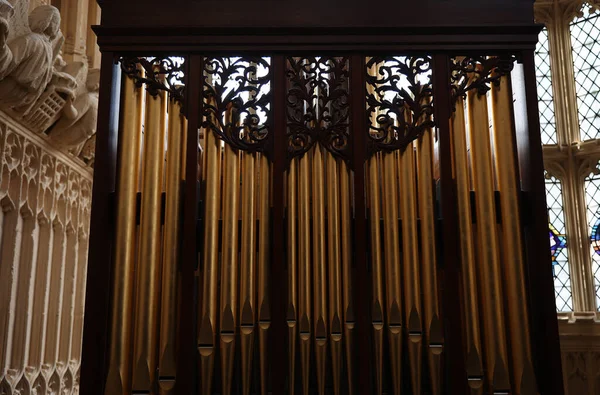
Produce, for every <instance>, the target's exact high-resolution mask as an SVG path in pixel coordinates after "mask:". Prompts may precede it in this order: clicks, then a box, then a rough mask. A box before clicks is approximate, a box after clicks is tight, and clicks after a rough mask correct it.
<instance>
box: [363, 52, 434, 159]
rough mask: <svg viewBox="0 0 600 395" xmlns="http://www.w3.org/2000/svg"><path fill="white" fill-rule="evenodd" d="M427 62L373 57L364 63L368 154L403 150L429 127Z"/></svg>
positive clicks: (430, 110)
mask: <svg viewBox="0 0 600 395" xmlns="http://www.w3.org/2000/svg"><path fill="white" fill-rule="evenodd" d="M431 64H432V61H431V58H430V57H429V56H422V57H421V56H418V57H373V58H370V59H369V60H368V61H367V65H366V67H367V79H366V80H367V91H368V93H367V117H368V121H367V122H368V128H369V140H368V144H369V146H368V150H369V153H370V154H373V153H375V152H377V151H384V152H391V151H394V150H398V149H399V150H402V151H404V149H405V148H406V147H407V146H408V145H409V144H410V143H411V142H412V141H414V140H416V139H417V138H419V137H420V136H421V135H422V134H423V133H424V132H425V130H427V129H429V128H431V127H433V126H434V125H435V123H434V122H433V119H432V116H433V104H432V100H431V99H432V96H433V88H432V83H431Z"/></svg>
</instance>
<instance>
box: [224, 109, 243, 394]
mask: <svg viewBox="0 0 600 395" xmlns="http://www.w3.org/2000/svg"><path fill="white" fill-rule="evenodd" d="M230 111H231V110H230V109H228V110H227V113H226V117H230V116H231V112H230ZM226 122H230V121H229V120H227V121H226ZM223 156H224V159H223V161H224V165H223V172H224V174H223V237H222V247H221V251H222V260H221V320H220V324H221V328H220V329H221V379H222V387H221V388H222V390H221V391H222V393H223V394H224V395H228V394H231V384H232V382H233V363H234V359H235V331H236V328H237V301H238V266H239V265H238V236H239V235H238V219H239V214H240V207H239V199H240V191H239V188H240V169H239V155H238V152H236V151H235V150H234V149H233V148H232V147H231V146H229V144H225V147H224V155H223Z"/></svg>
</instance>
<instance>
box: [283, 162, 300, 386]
mask: <svg viewBox="0 0 600 395" xmlns="http://www.w3.org/2000/svg"><path fill="white" fill-rule="evenodd" d="M297 165H298V159H297V158H293V159H292V160H291V162H290V168H289V170H288V178H287V182H288V184H287V198H288V201H287V212H288V254H287V256H288V270H289V273H288V308H287V324H288V334H289V337H288V364H289V373H288V374H289V384H290V390H289V392H290V395H293V394H294V383H295V380H294V379H295V372H296V336H297V333H298V325H297V319H298V318H297V311H298V289H297V280H298V279H297V273H298V260H297V258H298V251H297V249H296V241H297V240H298V234H297V232H296V223H297V210H298V206H297V201H298V185H297V183H298V174H297V173H298V169H297V167H298V166H297ZM302 198H303V196H302V197H301V199H302ZM301 202H302V203H304V201H303V200H302V201H301Z"/></svg>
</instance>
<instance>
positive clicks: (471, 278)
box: [452, 98, 483, 395]
mask: <svg viewBox="0 0 600 395" xmlns="http://www.w3.org/2000/svg"><path fill="white" fill-rule="evenodd" d="M452 136H453V139H454V141H453V143H454V163H455V168H456V195H457V199H458V222H459V232H460V237H459V240H460V252H461V261H462V262H463V292H464V299H465V317H464V327H465V333H466V344H467V375H468V378H469V388H470V390H471V395H481V394H483V366H482V363H483V361H482V357H483V354H482V352H481V351H482V350H481V336H480V326H479V303H478V300H479V299H478V297H477V295H478V290H477V268H476V265H475V247H474V245H473V242H474V241H473V237H474V233H473V225H472V218H471V196H470V191H471V187H470V183H469V161H468V157H467V136H466V130H465V110H464V99H463V98H459V99H458V100H457V103H456V111H455V112H454V114H453V115H452Z"/></svg>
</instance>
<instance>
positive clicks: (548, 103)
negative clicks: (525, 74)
mask: <svg viewBox="0 0 600 395" xmlns="http://www.w3.org/2000/svg"><path fill="white" fill-rule="evenodd" d="M535 74H536V78H537V93H538V105H539V108H540V129H541V131H542V144H556V143H557V141H556V121H555V119H554V102H553V100H552V81H551V79H550V78H551V76H550V45H549V43H548V31H547V30H546V28H544V30H542V31H541V32H540V35H539V37H538V45H537V48H536V49H535Z"/></svg>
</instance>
